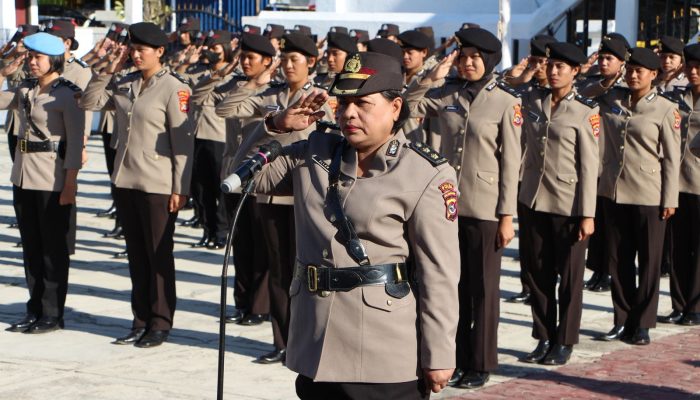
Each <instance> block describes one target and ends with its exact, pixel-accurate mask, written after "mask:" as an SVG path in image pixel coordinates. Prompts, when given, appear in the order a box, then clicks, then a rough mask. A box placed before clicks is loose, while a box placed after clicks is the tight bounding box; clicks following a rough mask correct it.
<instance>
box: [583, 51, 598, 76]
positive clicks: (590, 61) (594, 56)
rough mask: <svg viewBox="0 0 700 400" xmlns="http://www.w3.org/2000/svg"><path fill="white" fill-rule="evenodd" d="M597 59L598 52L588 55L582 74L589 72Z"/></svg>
mask: <svg viewBox="0 0 700 400" xmlns="http://www.w3.org/2000/svg"><path fill="white" fill-rule="evenodd" d="M596 60H598V52H597V51H596V52H593V54H591V56H590V57H588V61H586V63H585V64H583V65H582V66H581V72H580V74H585V73H586V72H588V70H589V69H591V67H592V66H593V64H595V62H596Z"/></svg>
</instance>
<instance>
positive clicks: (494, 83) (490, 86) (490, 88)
mask: <svg viewBox="0 0 700 400" xmlns="http://www.w3.org/2000/svg"><path fill="white" fill-rule="evenodd" d="M496 85H498V82H491V83H490V84H489V85H488V86H486V90H488V91H489V92H490V91H492V90H493V88H495V87H496Z"/></svg>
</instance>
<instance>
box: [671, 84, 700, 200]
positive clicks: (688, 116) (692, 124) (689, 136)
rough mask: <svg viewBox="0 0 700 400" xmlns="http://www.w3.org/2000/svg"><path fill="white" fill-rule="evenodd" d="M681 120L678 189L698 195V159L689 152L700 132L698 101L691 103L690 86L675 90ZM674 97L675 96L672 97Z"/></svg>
mask: <svg viewBox="0 0 700 400" xmlns="http://www.w3.org/2000/svg"><path fill="white" fill-rule="evenodd" d="M674 94H676V95H677V100H678V105H679V109H680V113H681V116H682V118H683V121H682V124H681V171H680V180H679V186H678V189H679V191H680V192H682V193H691V194H695V195H700V157H699V156H696V155H695V154H693V153H692V152H690V143H692V142H693V140H695V138H696V137H698V136H699V135H698V131H700V100H696V101H693V91H692V87H691V86H687V87H686V88H685V89H684V90H676V92H675V93H674ZM674 97H676V96H674Z"/></svg>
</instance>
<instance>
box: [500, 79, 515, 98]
mask: <svg viewBox="0 0 700 400" xmlns="http://www.w3.org/2000/svg"><path fill="white" fill-rule="evenodd" d="M498 87H499V88H501V90H503V91H504V92H506V93H508V94H510V95H511V96H513V97H517V98H520V93H518V91H517V90H515V89H513V87H512V86H510V85H509V84H507V83H505V82H503V81H498Z"/></svg>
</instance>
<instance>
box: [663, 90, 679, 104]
mask: <svg viewBox="0 0 700 400" xmlns="http://www.w3.org/2000/svg"><path fill="white" fill-rule="evenodd" d="M659 95H661V97H663V98H665V99H667V100H669V101H671V102H673V103H676V104H678V103H679V100H680V99H679V98H678V97H677V94H676V91H675V90H674V91H673V92H661V93H659Z"/></svg>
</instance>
